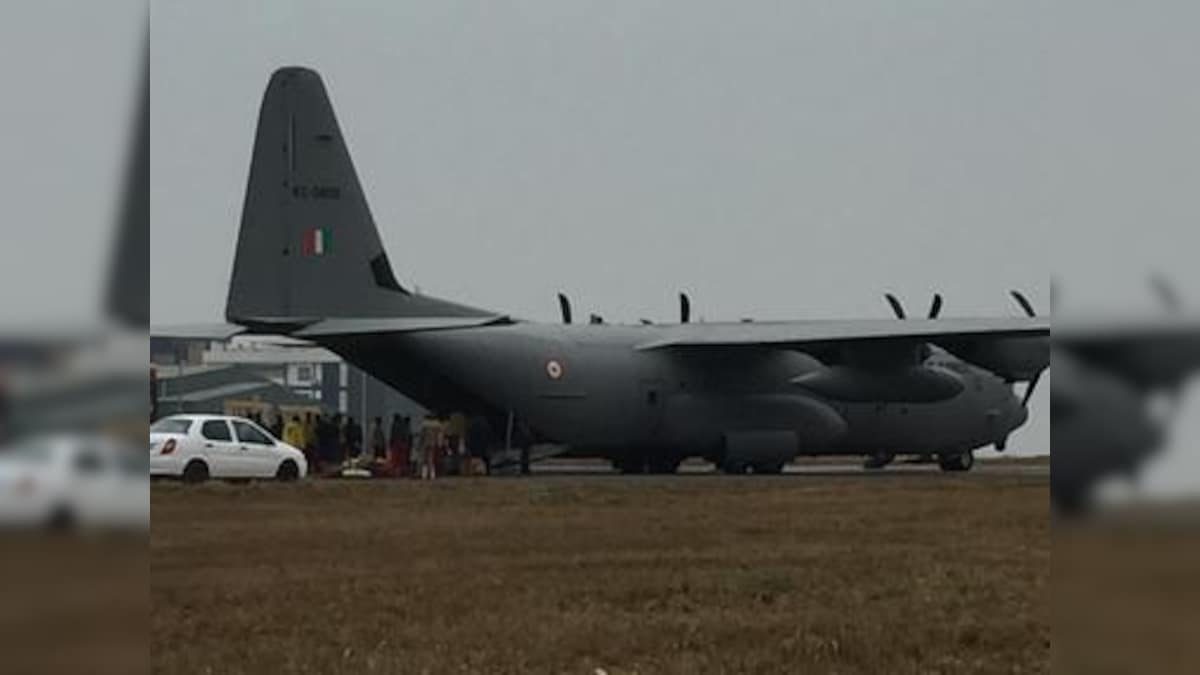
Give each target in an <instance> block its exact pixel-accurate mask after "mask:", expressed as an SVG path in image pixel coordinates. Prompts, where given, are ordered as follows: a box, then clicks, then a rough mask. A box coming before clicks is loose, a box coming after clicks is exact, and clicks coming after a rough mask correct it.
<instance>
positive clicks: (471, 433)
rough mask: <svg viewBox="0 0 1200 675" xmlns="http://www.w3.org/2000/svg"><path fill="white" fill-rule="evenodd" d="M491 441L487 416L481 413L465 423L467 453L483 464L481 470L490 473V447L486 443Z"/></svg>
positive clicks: (490, 430)
mask: <svg viewBox="0 0 1200 675" xmlns="http://www.w3.org/2000/svg"><path fill="white" fill-rule="evenodd" d="M491 441H492V428H491V425H489V424H488V421H487V418H486V417H484V416H483V415H476V416H475V417H472V418H471V420H470V421H469V422H468V423H467V435H466V439H465V442H466V445H467V454H468V455H470V456H471V457H474V458H476V459H478V460H479V461H480V463H482V464H483V472H484V473H485V474H490V473H491V463H490V460H491V456H490V455H491V449H490V448H489V447H488V445H489V444H490V443H491Z"/></svg>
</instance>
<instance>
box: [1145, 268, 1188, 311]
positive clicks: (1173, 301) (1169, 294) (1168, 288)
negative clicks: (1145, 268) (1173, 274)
mask: <svg viewBox="0 0 1200 675" xmlns="http://www.w3.org/2000/svg"><path fill="white" fill-rule="evenodd" d="M1150 285H1151V286H1152V287H1153V288H1154V294H1155V295H1157V296H1158V300H1159V302H1161V303H1162V305H1163V307H1165V308H1166V310H1167V311H1168V312H1171V313H1172V314H1174V313H1176V312H1178V311H1179V308H1180V306H1181V303H1180V302H1179V294H1178V293H1176V292H1175V287H1174V286H1172V285H1171V283H1170V282H1168V281H1167V280H1166V279H1165V278H1164V277H1162V276H1160V275H1158V274H1155V275H1154V276H1152V277H1150Z"/></svg>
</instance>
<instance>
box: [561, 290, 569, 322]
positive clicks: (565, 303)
mask: <svg viewBox="0 0 1200 675" xmlns="http://www.w3.org/2000/svg"><path fill="white" fill-rule="evenodd" d="M558 311H559V313H560V314H562V322H563V323H566V324H569V323H571V300H570V299H569V298H568V297H567V296H566V294H565V293H559V294H558Z"/></svg>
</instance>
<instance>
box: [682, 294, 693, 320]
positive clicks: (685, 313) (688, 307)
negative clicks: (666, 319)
mask: <svg viewBox="0 0 1200 675" xmlns="http://www.w3.org/2000/svg"><path fill="white" fill-rule="evenodd" d="M691 320H692V299H691V298H689V297H688V294H687V293H680V294H679V323H687V322H689V321H691Z"/></svg>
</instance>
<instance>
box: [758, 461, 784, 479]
mask: <svg viewBox="0 0 1200 675" xmlns="http://www.w3.org/2000/svg"><path fill="white" fill-rule="evenodd" d="M753 469H754V473H755V474H757V475H763V476H774V475H778V474H781V473H783V462H763V463H760V464H755V465H754V466H753Z"/></svg>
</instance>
